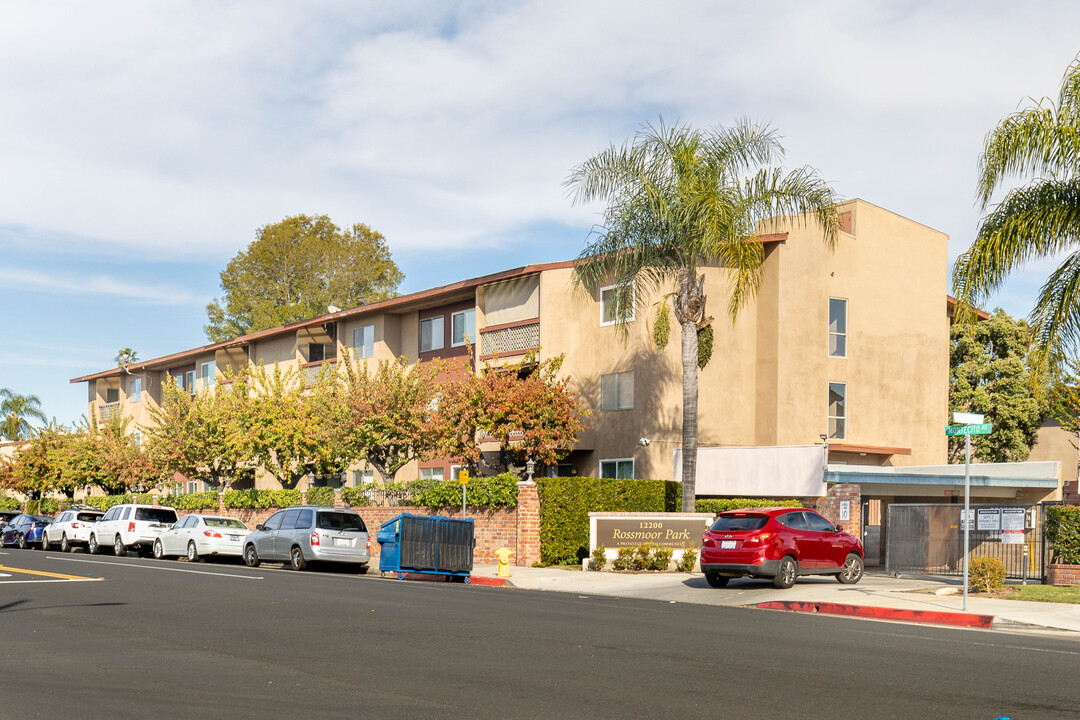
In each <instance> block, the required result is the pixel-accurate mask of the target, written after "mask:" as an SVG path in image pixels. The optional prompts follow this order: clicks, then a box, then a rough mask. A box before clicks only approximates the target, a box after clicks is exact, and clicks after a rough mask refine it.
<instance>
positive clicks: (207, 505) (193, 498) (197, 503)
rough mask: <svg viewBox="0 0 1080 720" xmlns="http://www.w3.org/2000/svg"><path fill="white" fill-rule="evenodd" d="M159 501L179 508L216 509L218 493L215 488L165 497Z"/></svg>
mask: <svg viewBox="0 0 1080 720" xmlns="http://www.w3.org/2000/svg"><path fill="white" fill-rule="evenodd" d="M159 502H160V503H161V504H162V505H171V506H172V507H174V508H176V509H177V510H216V509H217V506H218V494H217V492H216V491H214V490H207V491H206V492H199V493H187V494H185V495H173V496H172V497H163V498H161V499H160V500H159Z"/></svg>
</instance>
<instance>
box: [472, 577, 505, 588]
mask: <svg viewBox="0 0 1080 720" xmlns="http://www.w3.org/2000/svg"><path fill="white" fill-rule="evenodd" d="M469 584H470V585H489V586H491V587H506V578H501V577H484V576H482V575H473V576H472V577H471V578H470V579H469Z"/></svg>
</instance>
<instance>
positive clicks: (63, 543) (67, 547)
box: [60, 533, 73, 553]
mask: <svg viewBox="0 0 1080 720" xmlns="http://www.w3.org/2000/svg"><path fill="white" fill-rule="evenodd" d="M72 549H73V548H72V547H71V543H70V542H68V539H67V533H64V534H63V535H61V536H60V552H64V553H66V552H71V551H72Z"/></svg>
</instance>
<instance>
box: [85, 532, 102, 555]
mask: <svg viewBox="0 0 1080 720" xmlns="http://www.w3.org/2000/svg"><path fill="white" fill-rule="evenodd" d="M86 549H87V550H89V551H90V554H91V555H99V554H100V553H101V546H100V545H98V541H97V535H91V536H90V544H89V545H88V546H87V548H86Z"/></svg>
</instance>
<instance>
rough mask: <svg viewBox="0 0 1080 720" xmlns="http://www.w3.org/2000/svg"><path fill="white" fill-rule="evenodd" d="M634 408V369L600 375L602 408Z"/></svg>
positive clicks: (604, 409)
mask: <svg viewBox="0 0 1080 720" xmlns="http://www.w3.org/2000/svg"><path fill="white" fill-rule="evenodd" d="M633 409H634V371H633V370H630V371H628V372H621V373H611V374H610V375H601V376H600V410H601V411H603V412H610V411H613V410H633Z"/></svg>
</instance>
